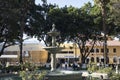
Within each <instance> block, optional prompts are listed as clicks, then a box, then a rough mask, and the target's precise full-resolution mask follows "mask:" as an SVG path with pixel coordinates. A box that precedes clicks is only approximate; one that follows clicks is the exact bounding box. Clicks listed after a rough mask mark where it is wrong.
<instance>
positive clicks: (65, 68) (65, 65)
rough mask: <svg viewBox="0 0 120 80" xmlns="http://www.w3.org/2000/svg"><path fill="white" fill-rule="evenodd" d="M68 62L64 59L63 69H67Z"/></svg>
mask: <svg viewBox="0 0 120 80" xmlns="http://www.w3.org/2000/svg"><path fill="white" fill-rule="evenodd" d="M67 66H68V63H67V61H65V69H67Z"/></svg>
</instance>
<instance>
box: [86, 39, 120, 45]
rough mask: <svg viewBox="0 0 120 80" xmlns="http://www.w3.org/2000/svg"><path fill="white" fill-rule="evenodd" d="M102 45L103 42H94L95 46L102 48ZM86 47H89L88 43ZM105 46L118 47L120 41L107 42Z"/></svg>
mask: <svg viewBox="0 0 120 80" xmlns="http://www.w3.org/2000/svg"><path fill="white" fill-rule="evenodd" d="M103 44H104V42H96V44H95V46H103ZM87 46H91V44H90V42H88V43H87ZM107 46H120V41H117V40H113V41H107Z"/></svg>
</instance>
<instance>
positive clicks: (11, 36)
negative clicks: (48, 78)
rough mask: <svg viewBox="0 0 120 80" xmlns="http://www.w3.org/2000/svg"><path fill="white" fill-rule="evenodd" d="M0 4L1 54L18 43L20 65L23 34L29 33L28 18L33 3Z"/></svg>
mask: <svg viewBox="0 0 120 80" xmlns="http://www.w3.org/2000/svg"><path fill="white" fill-rule="evenodd" d="M0 2H1V3H0V7H1V8H0V9H1V10H0V13H1V14H0V30H1V32H0V41H1V43H3V46H2V49H1V54H3V51H4V49H5V48H6V47H8V46H10V45H14V44H15V43H16V42H18V43H20V63H22V46H23V33H28V32H29V31H30V28H31V27H30V22H29V18H30V13H31V11H32V10H33V8H34V6H35V1H34V0H22V1H21V0H6V1H0ZM13 18H14V19H13ZM1 54H0V55H1Z"/></svg>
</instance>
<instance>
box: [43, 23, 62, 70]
mask: <svg viewBox="0 0 120 80" xmlns="http://www.w3.org/2000/svg"><path fill="white" fill-rule="evenodd" d="M59 34H60V33H59V32H57V30H56V29H55V24H53V25H52V30H51V31H50V32H48V35H49V36H51V37H52V47H46V48H44V49H46V50H47V51H48V52H50V53H51V71H55V70H56V53H57V52H59V51H61V50H62V49H63V48H59V47H56V36H58V35H59Z"/></svg>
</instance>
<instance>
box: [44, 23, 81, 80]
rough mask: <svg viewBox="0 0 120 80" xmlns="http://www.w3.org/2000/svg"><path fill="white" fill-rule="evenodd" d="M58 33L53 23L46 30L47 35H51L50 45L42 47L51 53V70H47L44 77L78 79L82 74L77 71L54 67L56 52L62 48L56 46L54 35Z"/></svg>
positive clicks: (66, 79)
mask: <svg viewBox="0 0 120 80" xmlns="http://www.w3.org/2000/svg"><path fill="white" fill-rule="evenodd" d="M59 34H60V32H57V30H56V29H55V24H53V25H52V30H51V31H50V32H48V35H49V36H51V37H52V46H51V47H45V48H44V49H46V50H47V51H48V52H50V53H51V71H49V72H48V74H47V75H46V78H48V79H47V80H80V79H81V76H82V75H81V73H80V72H79V71H70V70H69V71H68V70H62V69H61V70H57V69H56V54H57V52H59V51H61V50H62V49H63V48H61V47H56V36H58V35H59Z"/></svg>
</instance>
